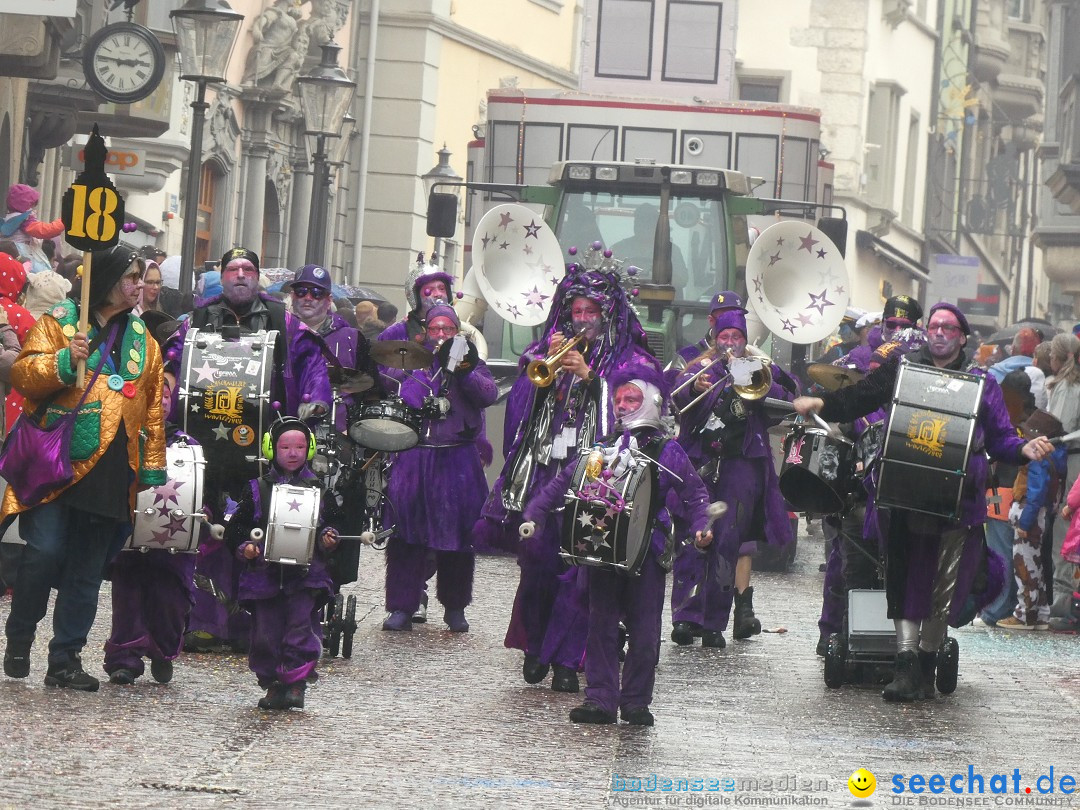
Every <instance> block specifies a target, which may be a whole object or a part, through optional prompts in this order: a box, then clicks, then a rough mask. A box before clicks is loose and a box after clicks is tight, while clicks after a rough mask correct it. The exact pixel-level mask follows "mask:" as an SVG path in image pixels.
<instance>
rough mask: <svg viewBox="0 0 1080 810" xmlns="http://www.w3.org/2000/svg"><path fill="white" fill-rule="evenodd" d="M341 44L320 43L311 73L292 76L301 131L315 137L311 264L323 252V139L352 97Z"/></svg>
mask: <svg viewBox="0 0 1080 810" xmlns="http://www.w3.org/2000/svg"><path fill="white" fill-rule="evenodd" d="M340 50H341V47H340V46H339V45H338V44H337V43H336V42H334V41H333V40H331V41H330V42H327V43H326V44H324V45H323V46H322V61H321V62H320V63H319V64H317V65H316V66H315V67H314V68H312V70H311V73H309V74H307V75H306V76H300V77H299V78H297V80H296V84H297V87H298V88H299V91H300V108H301V110H302V111H303V114H304V134H305V135H312V136H314V138H315V151H314V153H313V154H312V156H311V165H312V189H311V213H310V214H309V216H308V238H307V249H306V251H305V252H306V254H307V255H306V257H305V258H306V259H307V261H308V262H309V263H311V264H323V263H324V261H325V255H326V207H327V202H328V197H329V191H330V167H329V164H328V158H329V155H328V154H327V152H326V139H327V138H337V137H340V135H341V128H342V125H343V123H344V119H345V111H346V110H347V109H348V108H349V104H350V102H351V101H352V97H353V91H354V90H355V89H356V82H354V81H351V80H350V79H349V77H348V75H346V73H345V71H344V70H342V69H341V68H340V67H338V63H337V58H338V51H340Z"/></svg>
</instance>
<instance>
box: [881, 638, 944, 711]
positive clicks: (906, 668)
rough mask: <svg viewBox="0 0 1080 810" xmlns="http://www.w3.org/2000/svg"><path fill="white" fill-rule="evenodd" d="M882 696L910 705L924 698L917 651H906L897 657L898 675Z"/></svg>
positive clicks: (891, 700)
mask: <svg viewBox="0 0 1080 810" xmlns="http://www.w3.org/2000/svg"><path fill="white" fill-rule="evenodd" d="M931 688H932V687H931ZM881 696H882V697H883V698H885V700H888V701H890V702H897V703H910V702H912V701H913V700H920V699H921V698H922V696H923V679H922V665H921V662H920V661H919V653H917V652H915V650H904V651H903V652H902V653H900V654H899V655H897V656H896V674H895V675H894V676H893V679H892V682H891V683H889V684H888V685H887V686H886V687H885V688H884V689H883V690H882V692H881Z"/></svg>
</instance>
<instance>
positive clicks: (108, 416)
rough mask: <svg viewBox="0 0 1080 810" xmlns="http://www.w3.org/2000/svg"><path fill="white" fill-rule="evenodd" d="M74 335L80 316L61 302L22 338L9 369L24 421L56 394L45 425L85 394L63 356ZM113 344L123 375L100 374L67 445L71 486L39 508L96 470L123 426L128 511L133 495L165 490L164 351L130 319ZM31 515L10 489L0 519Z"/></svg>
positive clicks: (96, 355) (94, 358)
mask: <svg viewBox="0 0 1080 810" xmlns="http://www.w3.org/2000/svg"><path fill="white" fill-rule="evenodd" d="M77 329H78V309H77V307H76V305H75V302H74V301H71V300H70V299H65V300H64V301H62V302H61V303H59V304H57V305H56V306H55V307H53V309H52V310H51V311H49V312H47V313H45V314H44V315H42V316H41V319H40V320H38V322H37V323H36V324H35V325H34V327H33V328H32V329H31V330H30V332H29V334H27V336H26V340H25V342H24V343H23V347H22V352H21V353H20V354H19V358H18V359H17V360H16V361H15V365H14V366H12V369H11V382H12V385H13V386H14V387H15V388H17V389H18V390H19V391H21V392H22V393H23V394H25V395H26V399H27V401H26V406H25V411H26V413H27V414H30V413H33V412H34V411H35V410H36V409H37V407H38V405H39V403H40V402H41V401H42V400H44V399H46V398H48V397H49V396H50V395H52V394H55V393H56V392H57V391H61V393H60V395H59V396H58V397H56V398H55V399H54V400H53V401H52V402H51V403H50V404H49V409H48V411H47V413H46V420H50V419H51V418H55V417H54V416H52V414H54V413H61V412H63V411H66V410H70V409H71V408H73V407H75V405H76V404H78V402H79V397H80V396H81V395H82V391H81V390H80V389H78V388H76V387H75V372H73V371H72V370H71V362H70V360H69V356H68V343H69V341H70V339H71V337H72V336H73V335H74V334H75V332H76V330H77ZM95 334H96V328H95V327H93V326H92V327H91V328H90V330H89V335H88V337H89V338H90V339H91V340H92V339H93V337H94V335H95ZM116 341H117V343H119V345H120V347H121V353H120V357H121V363H120V368H118V369H117V370H116V374H111V373H110V371H109V369H108V368H105V369H103V370H102V372H101V374H99V375H98V377H97V380H95V382H94V387H93V389H92V390H91V391H90V393H89V394H88V395H87V397H86V401H85V402H84V403H83V406H82V408H80V409H79V414H78V416H77V417H76V426H75V431H74V433H73V436H72V441H71V458H72V465H71V466H72V470H73V472H74V473H75V477H74V479H73V480H72V482H71V484H68V485H67V486H66V487H61V488H60V489H57V490H56V491H55V492H51V493H49V494H48V495H47V496H46V497H45V498H44V499H43V500H42V501H41V503H43V504H44V503H49V502H50V501H53V500H55V499H56V498H57V497H58V496H59V495H60V494H61V493H62V492H64V491H65V490H66V489H68V488H69V487H70V486H72V485H73V484H74V483H75V482H77V481H79V480H80V479H81V478H82V477H83V476H85V475H86V474H87V473H88V472H89V471H90V470H91V469H92V468H93V466H94V465H95V464H96V463H97V461H98V459H99V458H100V457H101V456H102V455H103V454H104V452H105V450H106V448H108V446H109V445H110V444H111V443H112V441H113V439H114V438H115V437H116V433H117V429H118V428H119V426H120V422H121V420H123V423H124V427H125V430H126V432H127V436H128V446H127V456H128V465H129V466H130V467H131V469H132V470H134V471H135V479H134V482H133V483H132V486H131V489H130V493H129V499H130V502H131V507H132V509H134V508H135V493H136V491H137V490H139V489H145V488H146V487H150V486H160V485H163V484H165V483H166V476H165V423H164V419H163V415H162V408H161V389H162V385H163V382H162V381H163V377H162V363H161V350H160V349H159V348H158V344H157V342H156V341H155V340H153V338H152V337H151V336H150V335H149V334H147V327H146V324H144V323H143V322H142V320H141V319H139V318H138V317H137V316H135V315H131V314H129V315H128V316H127V324H126V326H125V328H124V332H123V334H120V335H117V338H116ZM103 348H104V347H103V346H99V347H98V348H97V349H95V350H94V352H93V354H91V355H90V358H89V360H88V361H87V364H86V369H87V370H86V380H87V382H88V383H89V381H90V378H91V376H92V374H93V369H95V368H97V367H98V365H99V364H100V363H101V351H102V349H103ZM117 378H120V379H119V380H118V379H117ZM28 508H29V507H27V506H25V505H24V504H22V503H20V502H19V500H18V498H16V497H15V493H14V491H13V490H12V489H11V487H10V486H9V487H8V488H7V492H6V493H5V494H4V501H3V507H2V510H0V516H2V517H7V516H8V515H11V514H13V513H18V512H23V511H25V510H26V509H28Z"/></svg>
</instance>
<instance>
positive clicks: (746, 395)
mask: <svg viewBox="0 0 1080 810" xmlns="http://www.w3.org/2000/svg"><path fill="white" fill-rule="evenodd" d="M732 359H734V358H733V352H732V351H731V349H728V350H726V351H725V352H724V354H723V356H721V357H717V358H716V359H715V360H713V361H712V362H711V363H709V364H708V365H706V366H704V367H703V368H702V369H700V370H699V371H696V372H695V373H694V375H693V376H692V377H690V378H689V379H687V380H683V381H682V382H681V383H679V385H678V387H676V388H675V390H673V391H672V392H671V395H672V396H675V394H677V393H679V392H680V391H682V390H683V389H684V388H686V386H688V385H690V384H691V383H693V382H694V381H695V380H697V378H698V377H700V376H701V375H702V374H705V373H706V372H707V371H710V370H711V369H712V367H713V366H715V365H716V364H717V363H730V362H731V360H732ZM754 359H759V360H760V361H761V368H760V369H759V370H758V371H755V372H752V375H751V378H750V384H749V385H733V386H732V388H733V389H734V390H735V393H736V394H737V395H738V396H739V398H740V399H744V400H747V401H748V402H753V401H755V400H759V399H761V398H762V397H764V396H765V395H766V394H768V393H769V389H770V388H772V383H773V380H772V372H771V371H770V370H769V366H768V365H767V364H766V363H765V360H764V359H762V358H754ZM731 376H732V373H731V372H730V371H729V372H728V373H727V374H725V375H724V376H723V377H721V378H720V379H718V380H717V381H716V382H714V383H713V384H712V385H710V386H709V387H708V388H706V389H705V390H704V391H702V392H701V393H700V394H698V395H697V396H696V397H695V398H694V399H693V400H692V401H691V402H690V403H689V404H687V405H685V406H683V407H682V408H678V409H677V410H676V411H675V413H676V415H679V416H681V415H682V414H684V413H686V412H687V411H688V410H690V409H691V408H693V407H694V406H695V405H697V404H698V403H699V402H701V400H703V399H705V397H707V396H708V395H709V394H710V393H712V391H713V390H714V389H715V388H716V387H717V386H718V385H721V384H722V383H725V382H727V381H728V380H730V379H731Z"/></svg>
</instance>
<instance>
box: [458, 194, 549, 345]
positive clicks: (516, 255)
mask: <svg viewBox="0 0 1080 810" xmlns="http://www.w3.org/2000/svg"><path fill="white" fill-rule="evenodd" d="M472 260H473V266H472V270H471V271H470V272H471V274H472V276H473V278H474V279H475V281H476V285H477V286H478V287H479V288H480V292H481V293H482V294H483V296H484V300H486V301H487V303H488V305H489V306H490V307H491V308H492V309H494V310H495V311H496V312H497V313H499V316H500V317H502V318H503V319H505V320H507V321H510V323H513V324H517V325H519V326H537V325H538V324H541V323H543V322H544V321H545V320H547V315H548V310H550V309H551V301H552V298H553V297H554V295H555V288H556V287H557V286H558V284H559V281H561V280H562V277H563V275H564V274H565V272H566V266H565V264H564V263H563V254H562V248H561V247H559V240H558V239H556V238H555V234H554V233H553V232H552V230H551V228H549V227H548V225H547V223H546V222H544V218H543V217H542V216H540V215H539V214H537V213H536V212H535V211H533V210H532V209H531V208H526V207H525V206H524V205H517V204H516V203H505V204H503V205H497V206H495V207H494V208H492V209H491V210H490V211H488V212H487V213H486V214H484V216H483V217H482V218H481V219H480V221H479V222H478V223H477V225H476V231H475V234H474V236H473V242H472Z"/></svg>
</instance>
